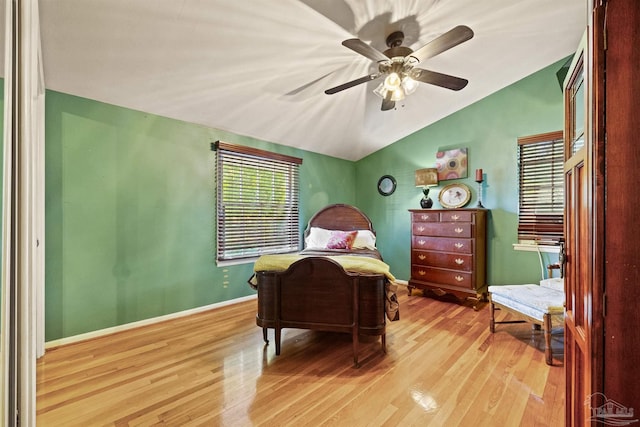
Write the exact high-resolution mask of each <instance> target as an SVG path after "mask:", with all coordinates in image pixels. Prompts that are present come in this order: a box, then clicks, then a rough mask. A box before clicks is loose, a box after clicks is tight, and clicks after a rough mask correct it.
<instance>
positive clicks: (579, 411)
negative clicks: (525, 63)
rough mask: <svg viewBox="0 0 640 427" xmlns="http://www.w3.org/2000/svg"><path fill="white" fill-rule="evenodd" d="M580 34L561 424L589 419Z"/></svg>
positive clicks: (569, 131)
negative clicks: (564, 400) (564, 401)
mask: <svg viewBox="0 0 640 427" xmlns="http://www.w3.org/2000/svg"><path fill="white" fill-rule="evenodd" d="M588 38H589V37H588V33H585V36H584V37H583V40H582V42H581V44H580V47H579V49H578V51H577V52H576V55H575V57H574V59H573V62H572V64H571V68H570V70H569V74H568V76H569V79H568V80H567V81H566V82H565V83H566V84H565V90H564V93H565V164H564V171H565V197H566V200H565V239H566V242H565V248H564V275H565V293H566V311H565V355H564V361H565V374H566V400H567V406H566V425H567V426H583V425H585V421H586V420H587V419H588V418H589V416H590V415H589V409H590V408H589V405H585V404H584V402H585V398H586V397H587V396H590V395H591V393H592V389H591V384H592V381H591V345H592V342H591V334H592V330H591V319H592V306H591V303H592V295H593V291H592V288H593V287H592V283H593V282H592V275H591V272H592V270H591V265H592V262H591V253H592V252H591V241H592V236H591V229H592V227H591V218H592V215H591V211H590V208H591V206H592V205H591V203H590V201H591V196H592V186H591V179H590V177H591V164H590V156H589V154H590V149H591V147H592V143H591V142H592V141H591V137H592V135H591V132H590V131H589V124H588V123H589V119H588V117H589V108H588V105H589V102H588V99H589V93H590V91H589V86H588V81H589V61H588V58H589V51H588Z"/></svg>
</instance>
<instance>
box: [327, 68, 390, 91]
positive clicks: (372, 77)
mask: <svg viewBox="0 0 640 427" xmlns="http://www.w3.org/2000/svg"><path fill="white" fill-rule="evenodd" d="M380 76H381V74H380V73H375V74H369V75H368V76H364V77H360V78H359V79H355V80H351V81H350V82H347V83H343V84H341V85H338V86H336V87H332V88H331V89H327V90H325V91H324V93H326V94H327V95H333V94H334V93H337V92H340V91H341V90H345V89H349V88H350V87H354V86H357V85H359V84H362V83H367V82H370V81H371V80H375V79H377V78H378V77H380Z"/></svg>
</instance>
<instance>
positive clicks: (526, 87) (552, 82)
mask: <svg viewBox="0 0 640 427" xmlns="http://www.w3.org/2000/svg"><path fill="white" fill-rule="evenodd" d="M565 61H566V59H564V60H561V61H559V62H557V63H556V64H553V65H551V66H549V67H547V68H545V69H543V70H541V71H539V72H537V73H535V74H533V75H531V76H529V77H527V78H524V79H522V80H520V81H518V82H516V83H514V84H513V85H511V86H509V87H507V88H505V89H502V90H500V91H499V92H496V93H494V94H492V95H490V96H488V97H486V98H484V99H482V100H480V101H478V102H476V103H474V104H473V105H470V106H469V107H467V108H464V109H463V110H460V111H458V112H456V113H454V114H452V115H450V116H448V117H445V118H443V119H441V120H440V121H438V122H437V123H435V124H433V125H431V126H428V127H426V128H424V129H421V130H420V131H418V132H415V133H414V134H412V135H410V136H408V137H406V138H403V139H402V140H400V141H398V142H396V143H394V144H392V145H390V146H388V147H386V148H384V149H382V150H380V151H378V152H376V153H374V154H371V155H370V156H368V157H366V158H364V159H362V160H360V161H359V162H357V165H356V168H357V172H356V175H357V191H356V193H357V195H358V196H357V202H358V206H359V207H360V208H361V209H363V210H364V211H365V212H366V213H367V214H368V215H369V216H370V217H371V220H372V222H373V224H374V225H375V227H376V230H377V232H378V241H379V247H380V250H381V252H382V255H383V257H384V259H385V261H386V262H387V263H388V264H389V265H390V266H391V271H392V272H393V273H394V274H395V275H396V276H397V277H398V278H400V279H405V280H406V279H408V278H409V269H410V265H409V263H410V261H409V245H410V219H409V213H408V210H409V209H419V208H420V203H419V201H420V199H421V198H422V191H421V189H419V188H416V187H415V183H414V172H415V170H416V169H421V168H425V167H433V166H434V165H435V158H436V157H435V156H436V152H438V151H440V150H442V149H451V148H458V147H467V148H468V167H469V177H468V178H467V179H461V180H459V181H460V182H464V183H465V184H467V185H468V186H469V187H470V188H471V189H472V192H473V198H472V199H471V202H470V203H469V204H468V205H467V206H468V207H473V206H475V205H476V203H477V190H478V187H477V184H476V183H475V181H474V177H475V170H476V169H477V168H482V169H483V171H484V173H485V174H486V176H485V183H484V187H483V205H484V206H485V207H487V208H489V209H490V216H489V227H488V245H487V246H488V248H487V250H488V263H489V265H488V282H489V283H490V284H509V283H527V282H529V283H531V282H532V283H537V282H538V281H539V280H540V278H541V269H540V261H539V258H538V254H537V253H535V252H521V251H514V249H513V246H512V245H513V243H516V242H517V222H518V217H517V212H518V189H517V182H518V172H517V171H518V169H517V138H518V137H520V136H526V135H533V134H538V133H544V132H550V131H555V130H561V129H562V127H563V99H562V92H561V90H560V86H559V84H558V80H557V77H556V75H555V73H556V71H557V70H558V69H559V68H560V67H561V66H562V64H563V63H564V62H565ZM472 84H473V83H472ZM434 90H437V89H434ZM453 96H455V95H453ZM381 114H384V113H381ZM391 114H402V110H399V111H394V112H391ZM384 174H390V175H392V176H394V177H395V178H396V180H397V182H398V187H397V190H396V191H395V193H393V194H392V195H391V196H388V197H383V196H381V195H379V194H378V192H377V182H378V179H379V178H380V176H381V175H384ZM451 182H455V181H443V182H441V184H440V185H439V186H438V187H434V188H433V189H432V190H431V193H430V196H431V198H432V199H434V201H435V203H434V207H440V205H439V203H438V202H437V200H438V199H437V196H438V192H439V190H440V189H441V188H442V187H443V186H444V185H446V184H448V183H451ZM542 256H543V265H546V264H548V263H549V262H551V261H555V260H556V259H557V256H551V257H549V256H548V255H547V254H543V255H542Z"/></svg>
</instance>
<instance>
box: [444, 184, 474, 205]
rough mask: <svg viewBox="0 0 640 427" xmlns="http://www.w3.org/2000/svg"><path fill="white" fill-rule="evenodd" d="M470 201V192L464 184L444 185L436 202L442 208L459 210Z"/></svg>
mask: <svg viewBox="0 0 640 427" xmlns="http://www.w3.org/2000/svg"><path fill="white" fill-rule="evenodd" d="M470 199H471V190H469V187H467V186H466V185H465V184H462V183H455V184H449V185H446V186H444V187H443V188H442V190H440V194H438V200H439V201H440V204H441V205H442V207H443V208H449V209H450V208H461V207H463V206H464V205H466V204H467V203H469V200H470Z"/></svg>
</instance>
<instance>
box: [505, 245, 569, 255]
mask: <svg viewBox="0 0 640 427" xmlns="http://www.w3.org/2000/svg"><path fill="white" fill-rule="evenodd" d="M513 250H514V251H525V252H544V253H549V254H557V253H560V246H553V245H536V244H533V243H514V244H513Z"/></svg>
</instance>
